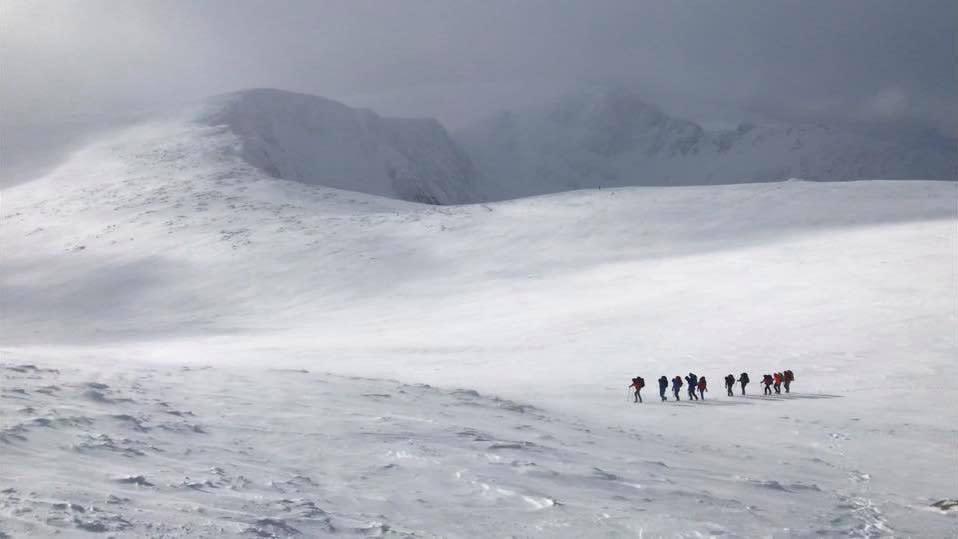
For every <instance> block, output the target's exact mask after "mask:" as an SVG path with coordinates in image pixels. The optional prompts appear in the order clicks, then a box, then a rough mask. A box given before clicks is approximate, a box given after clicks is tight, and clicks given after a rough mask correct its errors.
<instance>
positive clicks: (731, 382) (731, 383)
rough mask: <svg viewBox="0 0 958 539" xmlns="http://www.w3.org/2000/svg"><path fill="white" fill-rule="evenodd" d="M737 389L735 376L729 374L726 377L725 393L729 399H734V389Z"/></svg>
mask: <svg viewBox="0 0 958 539" xmlns="http://www.w3.org/2000/svg"><path fill="white" fill-rule="evenodd" d="M733 387H735V376H733V375H731V374H729V375H728V376H726V377H725V391H726V392H727V393H728V396H729V397H733V396H734V394H733V393H732V388H733Z"/></svg>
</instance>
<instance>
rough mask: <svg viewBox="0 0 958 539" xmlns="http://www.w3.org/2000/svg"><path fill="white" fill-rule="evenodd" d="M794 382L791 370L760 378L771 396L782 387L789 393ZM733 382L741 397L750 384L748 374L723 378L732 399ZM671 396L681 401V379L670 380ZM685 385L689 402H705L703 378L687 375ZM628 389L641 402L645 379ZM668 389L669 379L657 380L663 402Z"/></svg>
mask: <svg viewBox="0 0 958 539" xmlns="http://www.w3.org/2000/svg"><path fill="white" fill-rule="evenodd" d="M794 381H795V373H793V372H792V371H791V370H786V371H785V372H776V373H775V374H766V375H763V376H762V385H764V386H765V390H764V394H765V395H771V394H772V390H773V389H774V391H775V394H777V395H780V394H781V393H782V386H785V393H789V392H791V386H792V382H794ZM735 382H738V383H739V384H741V385H742V395H744V394H745V386H747V385H748V384H749V382H750V380H749V378H748V373H747V372H743V373H742V374H741V375H740V376H739V377H738V379H736V378H735V376H734V375H732V374H729V375H728V376H726V377H725V391H726V392H728V396H729V397H732V396H734V395H735V393H734V392H733V391H732V389H733V388H734V387H735ZM671 383H672V394H673V395H675V400H677V401H678V400H682V399H681V397H680V396H679V394H680V393H681V392H682V385H683V382H682V377H681V376H676V377H675V378H672V381H671ZM685 383H686V386H687V387H688V392H689V400H705V393H706V392H707V391H708V381H706V380H705V377H704V376H701V377H700V376H697V375H696V374H694V373H691V372H690V373H689V374H688V376H686V377H685ZM629 387H630V388H632V389H633V391H634V392H635V400H634V401H633V402H642V388H643V387H645V379H644V378H642V377H641V376H636V377H635V378H633V379H632V383H631V384H629ZM668 388H669V379H668V378H666V377H665V376H662V377H661V378H659V396H660V397H661V398H662V400H663V401H667V400H669V399H668V397H666V396H665V392H666V391H667V390H668Z"/></svg>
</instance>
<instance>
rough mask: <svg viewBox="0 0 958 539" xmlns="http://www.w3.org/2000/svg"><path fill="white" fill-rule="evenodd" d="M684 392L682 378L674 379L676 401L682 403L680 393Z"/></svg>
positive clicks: (673, 391)
mask: <svg viewBox="0 0 958 539" xmlns="http://www.w3.org/2000/svg"><path fill="white" fill-rule="evenodd" d="M680 391H682V377H681V376H676V377H675V378H673V379H672V393H674V394H675V400H677V401H680V400H682V399H680V398H679V392H680Z"/></svg>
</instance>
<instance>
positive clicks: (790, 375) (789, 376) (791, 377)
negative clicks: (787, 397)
mask: <svg viewBox="0 0 958 539" xmlns="http://www.w3.org/2000/svg"><path fill="white" fill-rule="evenodd" d="M794 381H795V373H794V372H792V371H791V370H787V371H785V392H786V393H788V392H789V391H790V387H789V386H791V385H792V382H794Z"/></svg>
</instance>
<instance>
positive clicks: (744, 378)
mask: <svg viewBox="0 0 958 539" xmlns="http://www.w3.org/2000/svg"><path fill="white" fill-rule="evenodd" d="M738 381H739V383H740V384H742V395H745V386H747V385H748V383H749V381H750V380H749V379H748V373H747V372H743V373H742V375H741V376H739V377H738Z"/></svg>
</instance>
